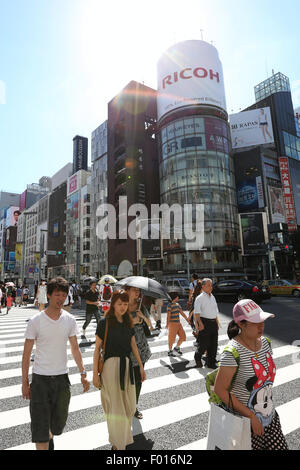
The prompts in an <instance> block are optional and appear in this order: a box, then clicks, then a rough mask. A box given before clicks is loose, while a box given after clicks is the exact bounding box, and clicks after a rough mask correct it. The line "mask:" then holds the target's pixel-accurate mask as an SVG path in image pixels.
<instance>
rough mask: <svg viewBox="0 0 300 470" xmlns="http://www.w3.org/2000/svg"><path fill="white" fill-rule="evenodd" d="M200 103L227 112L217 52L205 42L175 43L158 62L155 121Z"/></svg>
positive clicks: (221, 71)
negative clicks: (184, 107) (156, 113)
mask: <svg viewBox="0 0 300 470" xmlns="http://www.w3.org/2000/svg"><path fill="white" fill-rule="evenodd" d="M201 104H202V105H213V106H217V107H219V108H221V109H224V110H226V100H225V90H224V80H223V70H222V64H221V62H220V60H219V56H218V51H217V50H216V48H215V47H214V46H212V45H211V44H208V43H206V42H204V41H184V42H181V43H179V44H175V45H174V46H172V47H170V48H169V49H168V50H167V51H166V52H165V53H164V54H163V56H162V57H161V59H160V60H159V62H158V98H157V107H158V119H161V118H162V117H163V116H164V115H165V114H166V113H168V112H170V111H173V110H174V109H176V108H180V107H183V106H189V105H201Z"/></svg>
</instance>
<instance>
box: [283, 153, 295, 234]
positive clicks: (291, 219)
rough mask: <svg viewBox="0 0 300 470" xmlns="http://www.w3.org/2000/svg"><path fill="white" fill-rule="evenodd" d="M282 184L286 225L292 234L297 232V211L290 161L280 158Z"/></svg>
mask: <svg viewBox="0 0 300 470" xmlns="http://www.w3.org/2000/svg"><path fill="white" fill-rule="evenodd" d="M279 168H280V176H281V183H282V188H283V201H284V206H285V215H286V223H287V224H288V229H289V231H290V232H293V231H295V230H297V221H296V211H295V204H294V196H293V190H292V184H291V174H290V169H289V160H288V158H287V157H280V158H279Z"/></svg>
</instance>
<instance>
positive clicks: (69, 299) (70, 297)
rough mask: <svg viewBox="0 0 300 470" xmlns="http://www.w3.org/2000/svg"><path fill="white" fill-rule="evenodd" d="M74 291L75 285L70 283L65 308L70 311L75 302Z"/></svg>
mask: <svg viewBox="0 0 300 470" xmlns="http://www.w3.org/2000/svg"><path fill="white" fill-rule="evenodd" d="M73 293H74V290H73V286H72V285H70V286H69V292H68V295H67V298H66V300H65V303H64V310H66V311H67V312H69V313H71V309H72V305H73V303H74V298H73Z"/></svg>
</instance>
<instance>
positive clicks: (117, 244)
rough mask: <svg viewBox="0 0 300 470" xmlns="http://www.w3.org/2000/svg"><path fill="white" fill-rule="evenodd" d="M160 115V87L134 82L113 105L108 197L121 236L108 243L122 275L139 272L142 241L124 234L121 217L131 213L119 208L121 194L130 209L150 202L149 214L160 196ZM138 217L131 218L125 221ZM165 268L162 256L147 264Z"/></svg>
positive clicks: (112, 264)
mask: <svg viewBox="0 0 300 470" xmlns="http://www.w3.org/2000/svg"><path fill="white" fill-rule="evenodd" d="M156 116H157V107H156V91H155V90H153V89H152V88H149V87H147V86H145V85H142V84H140V83H137V82H135V81H131V82H130V83H129V84H128V85H127V86H126V87H125V88H124V89H123V90H122V91H121V92H120V93H119V94H118V95H117V96H116V97H115V98H113V99H112V101H110V103H109V104H108V122H107V130H108V140H107V177H108V181H107V186H108V202H109V203H110V204H113V205H114V207H115V209H116V214H117V220H116V239H115V240H114V239H110V240H109V245H108V253H109V254H108V256H109V266H108V267H109V270H110V271H114V273H118V275H120V276H121V275H123V274H125V275H126V274H128V275H129V274H132V273H136V272H137V265H138V259H137V241H136V240H133V239H131V238H130V237H128V234H127V233H125V232H124V233H119V232H120V230H119V227H120V217H122V216H123V217H124V216H125V217H126V214H121V213H120V207H119V198H120V197H121V196H126V197H127V207H128V208H129V207H130V206H132V205H133V204H137V203H141V204H143V205H145V206H146V207H147V209H148V212H149V215H150V213H151V204H155V203H156V204H159V201H160V192H159V177H158V158H157V146H156V138H155V129H156ZM134 219H135V217H134V216H132V217H128V220H127V222H128V223H127V224H126V225H129V223H130V222H131V221H132V220H134ZM126 232H127V230H126ZM151 263H152V264H151ZM146 267H147V266H146ZM160 268H161V266H160V264H159V261H157V260H156V261H152V262H149V264H148V269H149V270H150V271H157V270H159V269H160Z"/></svg>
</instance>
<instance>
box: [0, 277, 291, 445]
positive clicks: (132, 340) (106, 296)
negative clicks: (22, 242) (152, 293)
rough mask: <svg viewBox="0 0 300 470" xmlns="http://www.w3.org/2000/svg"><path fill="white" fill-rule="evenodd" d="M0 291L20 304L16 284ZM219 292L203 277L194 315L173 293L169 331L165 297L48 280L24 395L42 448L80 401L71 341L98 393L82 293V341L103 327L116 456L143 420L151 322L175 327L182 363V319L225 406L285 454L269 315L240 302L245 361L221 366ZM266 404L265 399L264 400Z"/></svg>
mask: <svg viewBox="0 0 300 470" xmlns="http://www.w3.org/2000/svg"><path fill="white" fill-rule="evenodd" d="M107 287H109V289H107ZM0 292H2V295H1V294H0V295H1V304H2V305H3V297H4V296H5V297H6V303H7V308H9V305H10V303H11V301H10V300H8V299H10V298H12V296H11V295H9V294H8V292H7V287H5V286H4V289H3V286H1V287H0ZM212 292H213V281H212V280H211V279H208V278H204V279H201V280H200V279H198V276H197V275H196V274H194V275H193V278H192V280H191V284H190V293H189V299H188V311H189V314H188V315H186V314H185V312H184V311H183V310H182V308H181V306H180V304H179V303H178V301H179V298H178V294H177V293H175V292H169V297H170V302H169V304H168V306H167V317H166V325H162V324H161V309H162V305H163V300H162V299H149V298H146V297H144V296H143V294H142V292H141V291H140V289H138V288H136V287H129V286H124V287H123V290H119V289H118V288H117V289H116V288H114V289H113V288H112V286H111V284H110V282H109V279H105V281H104V283H103V284H102V285H101V286H100V287H99V286H98V284H97V282H96V281H94V280H92V281H91V282H90V286H89V289H88V290H87V291H86V292H85V293H84V295H83V294H82V292H81V291H80V289H79V286H76V284H74V283H71V284H69V283H68V282H67V281H66V280H65V279H63V278H55V279H52V280H51V281H50V282H48V284H46V283H45V282H44V281H42V282H41V283H40V285H39V286H38V288H37V291H36V296H35V304H36V306H38V307H39V310H40V311H39V312H38V313H37V314H36V315H34V316H33V317H32V318H31V319H30V320H29V321H28V326H27V330H26V334H25V338H26V339H25V345H24V353H23V362H22V395H23V397H24V398H26V399H29V400H30V414H31V431H32V441H33V442H35V443H36V448H37V449H49V450H52V449H54V441H53V436H54V435H59V434H61V433H62V432H63V429H64V427H65V424H66V420H67V416H68V408H69V402H70V396H71V395H70V381H69V378H68V368H67V343H68V341H69V342H70V345H71V352H72V355H73V357H74V360H75V362H76V364H77V366H78V369H79V373H80V375H81V382H82V386H83V392H87V391H88V390H89V388H90V384H89V381H88V380H87V373H86V370H85V367H84V361H83V358H82V355H81V351H80V347H79V345H78V342H77V336H78V334H79V332H78V327H77V323H76V320H75V317H74V315H72V314H71V308H69V309H68V307H70V306H71V307H72V305H73V304H74V302H76V301H78V297H79V294H80V295H81V296H82V297H84V299H85V305H86V312H85V313H86V317H85V322H84V325H83V327H82V336H81V338H82V339H84V340H86V341H88V340H87V338H86V329H87V327H88V325H89V324H90V322H91V320H92V318H93V317H94V318H95V320H96V323H97V327H96V338H95V341H94V342H90V344H91V345H92V344H95V349H94V358H93V379H92V383H93V385H94V386H95V387H96V388H97V389H99V390H100V391H101V403H102V407H103V411H104V414H105V418H106V421H107V427H108V433H109V442H110V444H111V446H112V449H113V450H124V449H126V447H127V446H128V445H130V444H132V443H133V436H132V431H131V421H132V418H133V417H135V418H137V419H139V420H141V419H143V414H142V412H141V411H140V410H139V408H138V403H139V397H140V393H141V389H142V384H143V382H144V381H145V380H146V373H145V364H146V362H147V361H148V360H149V359H150V357H151V350H150V347H149V342H148V337H149V335H151V332H152V331H153V326H152V322H151V317H152V319H153V320H154V321H155V329H157V330H160V329H161V328H163V327H164V326H165V327H166V328H167V330H168V347H169V350H168V356H176V355H178V356H179V357H180V356H181V355H183V354H184V351H182V349H181V346H182V345H183V344H184V341H185V340H186V334H185V331H184V328H183V326H182V325H181V322H180V317H181V316H182V317H183V318H184V319H185V321H186V322H187V323H188V324H189V325H190V326H191V328H192V331H193V334H194V336H195V338H196V341H195V343H194V344H195V346H196V352H195V355H194V359H195V367H196V368H203V367H204V363H205V366H206V367H207V368H210V369H216V368H218V373H217V379H216V384H215V392H216V393H217V394H218V395H219V397H220V398H221V399H222V402H223V404H224V405H226V406H229V405H230V406H231V407H232V409H233V410H234V411H235V412H237V413H240V414H241V415H242V416H246V417H249V419H250V420H251V436H252V448H253V449H268V448H272V449H273V448H274V449H286V448H287V445H286V442H285V439H284V436H283V434H282V431H281V426H280V421H279V417H278V414H277V413H276V411H275V409H274V407H273V403H272V399H271V398H270V397H271V387H272V385H273V382H274V377H275V366H274V363H273V360H272V348H271V346H270V342H269V340H267V339H265V338H264V337H263V336H262V334H263V326H264V321H265V320H266V319H267V318H269V317H271V316H272V315H271V314H266V313H265V312H263V311H262V310H261V309H260V307H258V306H256V304H254V302H252V301H251V303H250V306H249V305H248V304H247V302H250V301H242V303H241V302H239V303H238V304H236V305H235V307H234V310H233V318H234V320H233V321H232V322H231V323H230V325H229V327H228V336H229V339H230V341H229V343H230V347H232V343H234V346H235V348H236V349H237V350H238V352H239V354H240V357H241V363H240V366H239V367H238V370H237V364H236V362H235V359H234V358H233V357H232V356H231V355H230V350H231V349H230V348H229V350H228V349H227V352H225V351H224V353H223V354H222V355H221V362H220V363H219V364H218V363H217V349H218V331H219V328H220V323H219V320H218V314H219V310H218V305H217V302H216V300H215V297H214V296H213V293H212ZM17 294H18V295H17ZM19 297H21V302H22V299H23V297H24V292H23V290H22V292H18V293H16V299H17V298H19ZM19 301H20V299H19ZM243 302H244V304H243ZM245 302H246V303H245ZM253 310H255V314H253ZM158 333H159V331H158ZM176 338H177V342H176ZM34 343H36V351H35V356H34V362H33V369H32V381H31V383H29V365H30V361H31V353H32V348H33V345H34ZM175 343H176V345H175V346H174V344H175ZM264 373H265V374H264ZM264 375H267V378H268V381H267V382H266V381H264V382H263V384H265V385H266V387H267V389H266V390H265V389H264V387H263V386H262V388H260V387H259V386H258V385H261V379H262V378H263V377H264ZM233 382H234V385H233V386H232V383H233ZM265 382H266V383H265ZM258 389H259V391H261V390H263V391H262V392H261V394H259V393H257V390H258ZM266 393H267V395H266ZM265 396H268V400H267V406H266V401H265V399H264V398H262V397H265ZM37 398H38V399H37ZM261 400H264V403H263V402H261V403H260V401H261ZM266 408H267V411H266Z"/></svg>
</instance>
